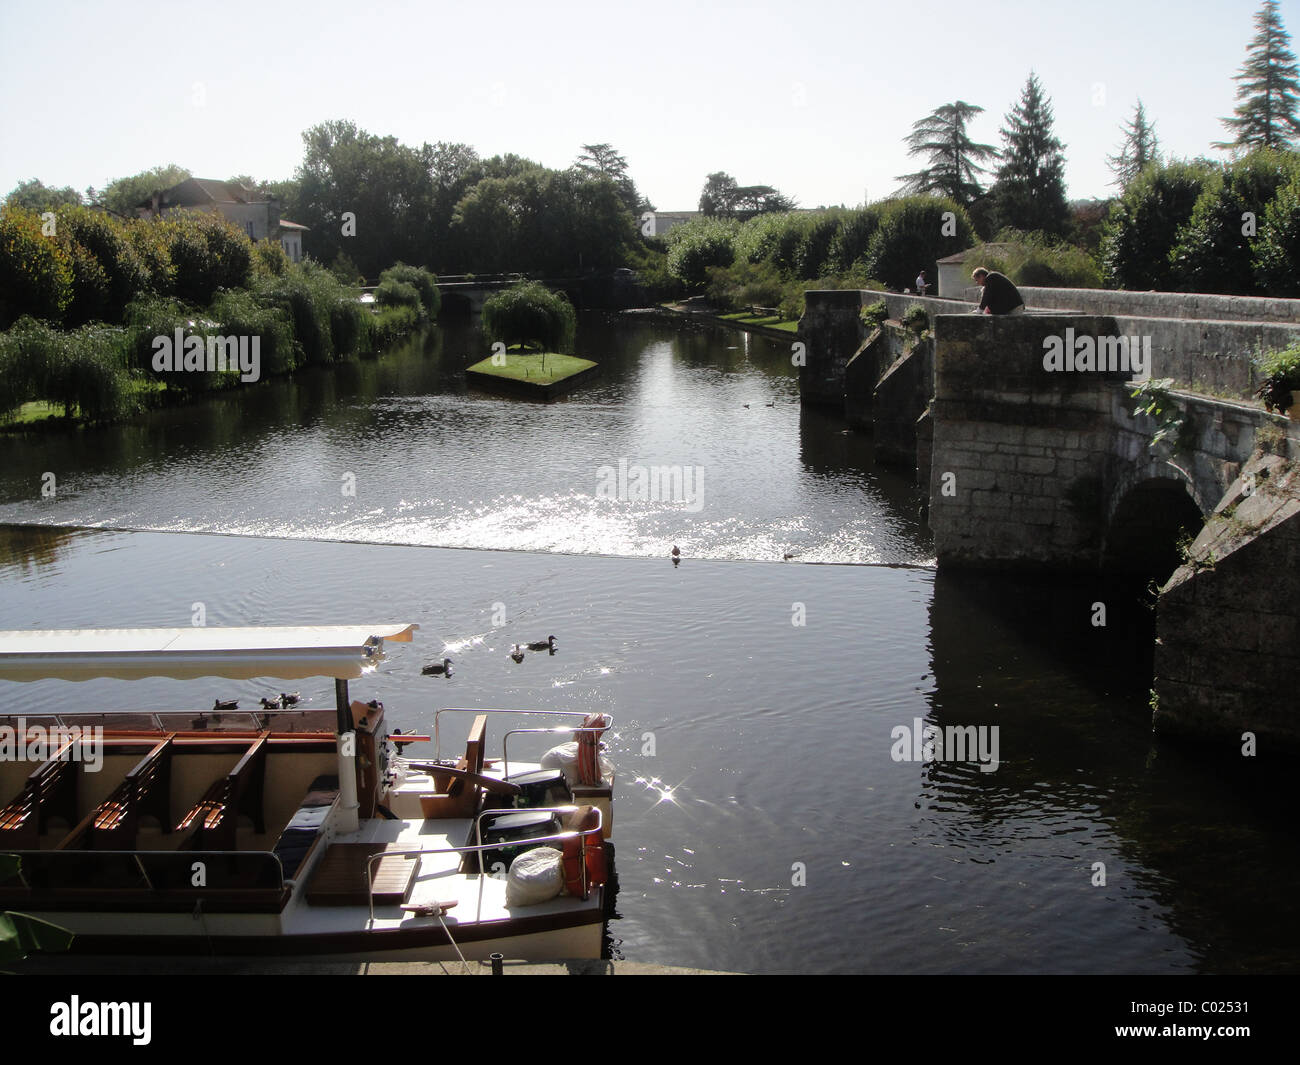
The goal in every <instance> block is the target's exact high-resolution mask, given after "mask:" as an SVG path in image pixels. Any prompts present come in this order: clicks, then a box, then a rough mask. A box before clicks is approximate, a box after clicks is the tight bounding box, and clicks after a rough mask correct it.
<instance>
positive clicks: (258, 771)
mask: <svg viewBox="0 0 1300 1065" xmlns="http://www.w3.org/2000/svg"><path fill="white" fill-rule="evenodd" d="M270 736H271V734H270V733H269V732H263V733H262V734H261V735H259V736H258V737H257V739H256V740H255V741H253V744H252V746H251V747H249V748H248V750H247V751H245V752H244V756H243V757H242V758H240V760H239V761H238V762H236V763H235V768H234V769H232V770H231V771H230V772H229V773H227V774H226V775H225V776H224V777H222V778H221V779H219V780H217V781H216V782H214V783H213V785H212V787H210V788H208V790H207V792H206V794H204V796H203V798H201V799H200V800H199V801H198V802H197V803H195V804H194V806H193V807H191V808H190V811H189V813H187V814H186V815H185V816H184V817H183V818H182V819H181V822H180V824H178V825H177V826H176V831H177V832H185V831H189V830H190V829H193V832H192V833H191V835H190V836H189V838H188V839H186V841H185V843H184V844H183V845H182V846H183V849H185V850H199V851H233V850H235V849H236V831H235V830H236V827H237V825H238V821H239V818H240V815H243V816H246V817H248V818H249V819H250V820H251V821H252V822H253V831H254V832H257V833H259V834H261V833H264V832H265V831H266V821H265V819H264V816H263V810H262V798H263V794H264V792H265V786H266V753H267V748H268V744H269V742H270Z"/></svg>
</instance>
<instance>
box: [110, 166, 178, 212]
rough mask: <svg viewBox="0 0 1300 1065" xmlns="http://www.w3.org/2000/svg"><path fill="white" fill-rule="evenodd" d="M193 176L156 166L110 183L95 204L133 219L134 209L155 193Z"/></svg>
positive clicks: (175, 169) (172, 168)
mask: <svg viewBox="0 0 1300 1065" xmlns="http://www.w3.org/2000/svg"><path fill="white" fill-rule="evenodd" d="M193 176H194V175H193V174H191V173H190V172H189V171H188V170H186V169H185V168H184V167H180V166H176V165H175V164H168V165H167V166H156V167H154V168H153V169H151V170H144V171H141V172H140V173H139V174H133V175H131V176H130V177H123V178H117V179H116V180H114V181H110V182H109V183H108V186H107V187H106V188H105V189H104V191H103V192H102V193H100V194H99V196H98V197H97V202H98V203H100V204H102V205H103V206H105V207H107V208H108V209H109V210H110V211H112V212H113V213H114V214H117V215H120V216H121V217H123V218H134V217H135V209H136V207H138V206H139V205H140V204H141V203H143V202H144V201H146V200H148V199H149V197H151V196H152V195H153V194H154V193H155V192H162V191H164V190H165V189H170V188H171V187H172V186H173V185H179V184H180V183H181V182H182V181H185V180H187V179H188V178H191V177H193Z"/></svg>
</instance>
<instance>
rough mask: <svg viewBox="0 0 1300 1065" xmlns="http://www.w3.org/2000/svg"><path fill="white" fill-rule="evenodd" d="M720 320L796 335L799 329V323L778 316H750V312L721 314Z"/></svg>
mask: <svg viewBox="0 0 1300 1065" xmlns="http://www.w3.org/2000/svg"><path fill="white" fill-rule="evenodd" d="M718 317H719V318H724V319H726V320H727V321H728V322H737V323H739V324H740V325H765V326H767V327H768V328H769V329H780V330H782V331H784V332H786V333H794V332H797V331H798V329H799V323H798V322H792V321H788V320H786V319H784V318H782V317H781V316H780V315H778V314H768V315H761V314H750V313H749V312H748V311H738V312H736V313H735V314H720V315H718Z"/></svg>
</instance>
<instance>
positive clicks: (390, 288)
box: [375, 277, 421, 313]
mask: <svg viewBox="0 0 1300 1065" xmlns="http://www.w3.org/2000/svg"><path fill="white" fill-rule="evenodd" d="M375 302H376V303H377V304H379V306H381V307H413V308H414V309H415V311H416V313H419V312H420V310H421V307H420V292H419V289H417V288H416V287H415V286H414V285H409V284H407V283H406V282H405V281H398V280H397V279H396V278H392V277H390V278H388V279H387V280H386V281H381V282H380V283H379V285H378V286H376V288H375Z"/></svg>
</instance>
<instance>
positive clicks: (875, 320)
mask: <svg viewBox="0 0 1300 1065" xmlns="http://www.w3.org/2000/svg"><path fill="white" fill-rule="evenodd" d="M888 317H889V306H888V304H886V303H885V301H884V300H877V301H876V302H875V303H873V304H871V305H870V306H867V307H863V308H862V310H860V311H859V312H858V318H859V320H860V321H861V322H862V324H863V325H865V326H866V327H867V328H868V329H879V328H880V327H881V325H883V324H884V322H885V319H887V318H888Z"/></svg>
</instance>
